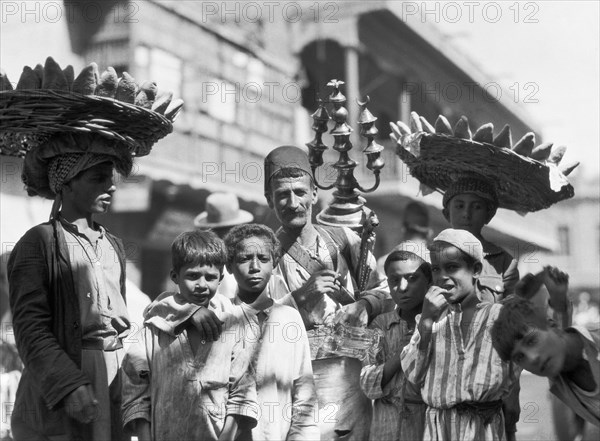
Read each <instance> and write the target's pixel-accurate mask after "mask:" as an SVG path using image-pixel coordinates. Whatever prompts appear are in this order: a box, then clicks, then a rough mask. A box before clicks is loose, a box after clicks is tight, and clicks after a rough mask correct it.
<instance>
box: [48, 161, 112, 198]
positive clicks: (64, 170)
mask: <svg viewBox="0 0 600 441" xmlns="http://www.w3.org/2000/svg"><path fill="white" fill-rule="evenodd" d="M103 162H111V163H113V162H114V158H113V157H112V156H110V155H102V154H98V153H66V154H64V155H59V156H56V157H54V158H52V159H51V160H50V163H49V164H48V181H49V184H50V189H51V190H52V191H53V192H54V193H55V194H59V193H60V192H61V190H62V187H63V185H64V184H65V183H67V182H69V181H70V180H71V179H73V178H74V177H75V176H77V175H78V174H79V173H81V172H82V171H84V170H87V169H89V168H91V167H93V166H95V165H97V164H101V163H103Z"/></svg>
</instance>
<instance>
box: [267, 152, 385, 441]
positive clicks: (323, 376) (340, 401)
mask: <svg viewBox="0 0 600 441" xmlns="http://www.w3.org/2000/svg"><path fill="white" fill-rule="evenodd" d="M265 197H266V199H267V202H268V204H269V207H270V208H271V209H272V210H274V212H275V215H276V216H277V219H278V220H279V222H280V223H281V228H280V229H279V231H278V232H277V236H278V238H279V240H280V242H281V244H282V248H283V249H282V251H283V255H282V258H281V259H280V261H279V264H278V272H279V275H280V276H281V277H282V278H283V280H284V281H285V284H286V285H287V288H288V290H289V292H290V293H291V294H288V295H286V296H284V297H283V298H282V299H281V300H280V301H281V302H282V303H287V304H290V305H292V306H294V307H295V308H297V309H298V311H299V312H300V315H301V316H302V319H303V321H304V325H305V326H306V328H307V330H308V336H309V341H310V343H311V356H312V359H313V371H314V375H315V382H316V389H317V395H318V399H319V408H320V414H319V421H318V423H319V427H320V430H321V438H322V439H335V438H336V437H339V436H343V435H346V436H348V438H345V439H356V440H363V439H366V438H367V437H368V433H369V425H370V415H371V403H370V401H369V400H368V399H367V398H366V396H365V395H364V394H363V393H362V391H361V390H360V385H359V375H360V369H361V364H360V362H359V360H357V359H355V358H348V357H340V356H336V355H335V354H331V353H329V354H327V353H325V352H324V351H322V350H321V351H319V350H318V349H317V348H318V347H319V343H320V341H321V340H322V339H320V337H322V336H323V335H322V333H321V335H319V334H320V331H319V330H320V329H325V328H324V327H323V325H332V324H334V322H335V323H342V324H347V325H350V326H362V327H364V326H366V325H367V323H368V322H369V321H370V320H372V319H373V318H374V317H376V316H377V315H379V314H380V313H382V312H386V311H385V310H386V305H389V304H390V302H389V299H390V296H389V288H388V285H387V282H386V280H385V278H384V277H382V276H381V275H380V274H379V273H378V272H377V271H376V261H375V258H374V257H373V255H372V254H369V255H368V258H367V264H368V265H369V267H370V268H371V272H370V276H369V280H368V283H367V286H366V289H365V290H364V291H363V292H358V288H357V284H356V280H357V275H358V267H359V257H360V237H359V236H358V235H357V234H356V233H354V232H353V231H351V230H350V229H348V228H337V227H324V226H320V225H315V224H313V221H312V207H313V205H314V204H315V203H316V202H317V187H316V185H315V182H314V180H313V177H312V171H311V167H310V163H309V160H308V156H307V155H306V153H304V151H302V150H301V149H300V148H298V147H293V146H281V147H277V148H276V149H274V150H273V151H271V152H270V153H269V154H268V155H267V157H266V158H265ZM386 301H387V302H386ZM321 349H322V348H321Z"/></svg>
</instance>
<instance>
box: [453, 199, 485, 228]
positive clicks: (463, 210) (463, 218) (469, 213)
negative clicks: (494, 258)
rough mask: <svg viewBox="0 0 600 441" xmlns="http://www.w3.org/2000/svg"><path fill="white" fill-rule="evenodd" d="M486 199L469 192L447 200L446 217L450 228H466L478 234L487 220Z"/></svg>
mask: <svg viewBox="0 0 600 441" xmlns="http://www.w3.org/2000/svg"><path fill="white" fill-rule="evenodd" d="M487 204H488V203H487V201H486V200H485V199H484V198H482V197H479V196H477V195H474V194H471V193H463V194H458V195H456V196H454V197H453V198H452V199H450V202H448V217H449V219H450V224H451V225H452V228H455V229H458V230H467V231H468V232H469V233H471V234H473V235H475V236H479V235H480V234H481V229H482V228H483V226H484V225H485V224H486V223H487V220H488V205H487Z"/></svg>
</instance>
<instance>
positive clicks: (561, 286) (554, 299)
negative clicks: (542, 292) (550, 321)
mask: <svg viewBox="0 0 600 441" xmlns="http://www.w3.org/2000/svg"><path fill="white" fill-rule="evenodd" d="M542 274H543V281H544V285H546V288H547V289H548V294H550V305H551V306H552V308H553V309H554V310H555V311H561V312H562V311H566V310H567V304H568V300H569V299H568V297H567V293H568V291H569V275H568V274H567V273H565V272H563V271H561V270H559V269H558V268H557V267H555V266H546V267H544V271H543V273H542Z"/></svg>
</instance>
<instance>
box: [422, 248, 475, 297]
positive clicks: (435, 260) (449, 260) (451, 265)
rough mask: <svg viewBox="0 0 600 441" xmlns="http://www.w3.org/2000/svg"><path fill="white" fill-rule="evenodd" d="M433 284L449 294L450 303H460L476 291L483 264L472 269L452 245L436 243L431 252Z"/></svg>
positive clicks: (460, 252)
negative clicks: (476, 282)
mask: <svg viewBox="0 0 600 441" xmlns="http://www.w3.org/2000/svg"><path fill="white" fill-rule="evenodd" d="M431 273H432V275H433V284H434V285H435V286H439V287H440V288H442V289H443V290H445V291H446V292H447V294H446V300H447V301H448V303H459V302H461V301H462V300H463V299H464V298H465V297H466V296H468V295H469V294H470V293H472V292H473V290H474V289H475V281H476V279H477V278H478V277H479V274H480V273H481V264H480V263H476V264H475V266H474V267H473V268H472V267H470V266H469V265H468V264H467V262H466V261H465V259H464V257H463V253H462V251H461V250H459V249H458V248H456V247H455V246H453V245H450V244H444V243H443V242H435V246H434V247H433V249H432V251H431Z"/></svg>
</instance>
